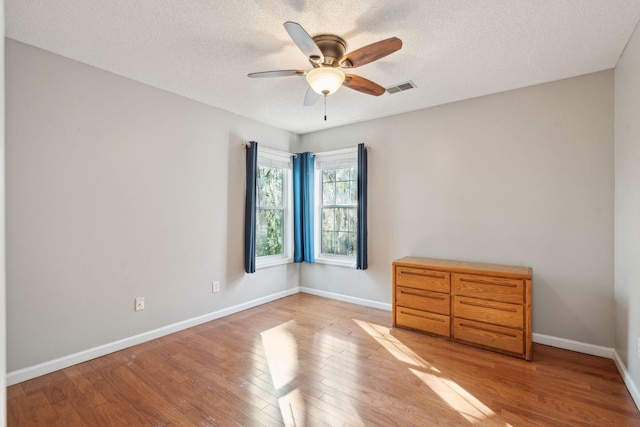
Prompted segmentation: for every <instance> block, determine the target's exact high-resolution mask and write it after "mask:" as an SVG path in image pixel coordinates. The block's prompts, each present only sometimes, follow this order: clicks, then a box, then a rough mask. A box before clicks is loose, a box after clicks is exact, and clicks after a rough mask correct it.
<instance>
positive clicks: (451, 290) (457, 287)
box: [392, 257, 532, 360]
mask: <svg viewBox="0 0 640 427" xmlns="http://www.w3.org/2000/svg"><path fill="white" fill-rule="evenodd" d="M531 277H532V270H531V268H529V267H512V266H507V265H494V264H481V263H473V262H459V261H447V260H440V259H430V258H414V257H405V258H402V259H399V260H397V261H394V262H393V304H392V306H393V326H395V327H400V328H408V329H414V330H417V331H421V332H426V333H429V334H434V335H438V336H442V337H447V338H449V339H452V340H455V341H460V342H464V343H467V344H472V345H475V346H479V347H483V348H487V349H490V350H494V351H498V352H501V353H506V354H510V355H513V356H518V357H521V358H524V359H526V360H531Z"/></svg>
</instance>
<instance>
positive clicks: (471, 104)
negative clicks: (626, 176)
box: [299, 71, 614, 348]
mask: <svg viewBox="0 0 640 427" xmlns="http://www.w3.org/2000/svg"><path fill="white" fill-rule="evenodd" d="M613 76H614V74H613V71H605V72H600V73H596V74H590V75H586V76H582V77H576V78H572V79H568V80H562V81H557V82H553V83H548V84H544V85H538V86H533V87H528V88H524V89H520V90H514V91H510V92H505V93H500V94H496V95H491V96H485V97H481V98H477V99H472V100H468V101H463V102H458V103H453V104H448V105H444V106H440V107H436V108H429V109H426V110H422V111H416V112H413V113H407V114H402V115H399V116H394V117H388V118H384V119H379V120H375V121H371V122H366V123H360V124H355V125H350V126H345V127H340V128H336V129H331V130H327V131H323V132H315V133H311V134H307V135H302V137H301V139H300V145H299V150H300V151H307V150H309V151H323V150H330V149H336V148H341V147H347V146H354V145H355V144H357V143H359V142H366V143H368V144H370V145H371V150H370V152H369V180H370V183H369V197H370V198H369V239H370V240H369V256H370V258H369V270H367V271H364V272H363V271H357V270H349V269H345V268H340V267H332V266H326V265H303V266H302V267H301V271H300V276H301V285H302V286H304V287H310V288H314V289H319V290H321V291H325V292H334V293H339V294H347V295H349V296H352V297H357V298H363V299H371V300H375V301H381V302H387V303H388V302H390V300H391V262H392V261H393V260H394V259H397V258H400V257H402V256H406V255H413V256H425V257H432V258H445V259H454V260H467V261H479V262H490V263H501V264H511V265H524V266H530V267H533V272H534V281H533V283H534V285H533V286H534V287H533V330H534V332H535V333H538V334H544V335H549V336H553V337H559V338H564V339H569V340H574V341H578V342H582V343H588V344H595V345H600V346H606V347H609V348H611V347H613V344H614V338H613V336H614V313H613V216H614V214H613V195H614V182H613V129H614V124H613V103H614V100H613V88H614V80H613ZM393 96H402V93H400V94H398V95H393Z"/></svg>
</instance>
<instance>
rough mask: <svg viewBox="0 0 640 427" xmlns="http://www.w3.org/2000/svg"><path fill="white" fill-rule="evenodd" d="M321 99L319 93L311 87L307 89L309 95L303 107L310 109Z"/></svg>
mask: <svg viewBox="0 0 640 427" xmlns="http://www.w3.org/2000/svg"><path fill="white" fill-rule="evenodd" d="M319 98H320V95H319V94H318V92H316V91H315V90H313V89H311V86H309V88H308V89H307V93H306V94H305V95H304V103H303V105H304V106H305V107H310V106H312V105H313V104H315V103H316V102H318V99H319Z"/></svg>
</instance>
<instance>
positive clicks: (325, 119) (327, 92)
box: [322, 90, 329, 122]
mask: <svg viewBox="0 0 640 427" xmlns="http://www.w3.org/2000/svg"><path fill="white" fill-rule="evenodd" d="M322 94H323V95H324V121H325V122H326V121H327V95H329V91H328V90H323V91H322Z"/></svg>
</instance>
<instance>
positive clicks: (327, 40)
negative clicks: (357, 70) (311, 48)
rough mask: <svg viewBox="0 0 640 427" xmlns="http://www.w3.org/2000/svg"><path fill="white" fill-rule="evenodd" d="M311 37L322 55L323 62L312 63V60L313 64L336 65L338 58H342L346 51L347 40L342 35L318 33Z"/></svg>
mask: <svg viewBox="0 0 640 427" xmlns="http://www.w3.org/2000/svg"><path fill="white" fill-rule="evenodd" d="M312 38H313V41H314V42H315V43H316V45H318V47H319V48H320V50H321V51H322V54H323V55H324V62H323V63H322V64H317V63H315V64H314V63H313V61H312V64H313V66H314V67H317V66H319V65H324V66H328V67H337V66H338V63H339V61H340V59H342V57H343V56H344V54H345V52H346V51H347V42H346V41H345V40H344V39H343V38H342V37H340V36H336V35H335V34H318V35H315V36H313V37H312ZM344 65H348V64H344Z"/></svg>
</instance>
